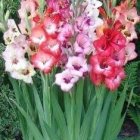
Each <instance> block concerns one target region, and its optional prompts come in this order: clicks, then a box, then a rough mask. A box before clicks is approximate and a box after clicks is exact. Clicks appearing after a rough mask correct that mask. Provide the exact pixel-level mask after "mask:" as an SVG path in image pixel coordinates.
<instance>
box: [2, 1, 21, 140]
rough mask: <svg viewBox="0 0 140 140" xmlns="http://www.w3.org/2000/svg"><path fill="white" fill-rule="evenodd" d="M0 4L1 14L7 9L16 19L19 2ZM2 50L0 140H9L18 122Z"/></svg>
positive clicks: (16, 131) (15, 130)
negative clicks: (10, 99) (12, 104)
mask: <svg viewBox="0 0 140 140" xmlns="http://www.w3.org/2000/svg"><path fill="white" fill-rule="evenodd" d="M0 2H3V5H1V7H0V8H1V9H0V10H1V11H2V10H3V14H5V13H6V11H5V10H6V9H8V10H9V14H10V16H12V17H15V18H16V16H17V14H16V12H17V9H18V7H19V2H20V0H3V1H0ZM1 14H2V13H1ZM7 14H8V12H7ZM7 16H8V15H7ZM0 39H1V40H2V39H3V38H2V32H1V33H0ZM3 50H4V45H3V44H0V85H1V86H0V140H9V139H14V138H15V135H16V133H18V121H17V116H16V113H15V112H14V108H13V107H12V106H11V105H10V104H9V98H12V99H14V94H13V90H12V89H11V88H10V84H9V83H10V82H9V80H8V78H7V75H6V74H5V72H4V63H3V59H2V52H3Z"/></svg>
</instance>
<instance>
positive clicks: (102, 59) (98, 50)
mask: <svg viewBox="0 0 140 140" xmlns="http://www.w3.org/2000/svg"><path fill="white" fill-rule="evenodd" d="M130 3H131V4H130ZM130 5H131V6H130ZM110 6H111V5H110ZM42 7H43V8H42ZM42 9H43V10H42ZM110 9H111V14H112V16H111V17H113V18H110V17H109V15H108V14H106V13H107V12H106V11H105V10H104V9H103V4H102V2H101V1H99V0H85V1H79V0H77V1H73V2H71V1H70V0H46V1H44V5H43V3H40V2H39V1H38V0H21V7H20V9H19V10H18V13H19V17H20V23H19V25H18V26H17V25H16V24H15V22H14V20H12V19H9V20H8V23H7V24H8V30H7V31H6V32H5V33H4V40H5V44H6V45H7V46H6V49H5V51H4V52H3V58H4V60H5V70H6V71H7V72H9V73H10V74H11V76H12V77H13V78H15V79H19V80H23V81H25V82H27V83H32V77H33V76H34V75H35V71H36V70H40V71H42V72H44V73H45V74H48V73H50V72H51V71H52V69H53V68H57V67H59V68H61V70H62V71H61V72H60V73H57V74H56V75H55V84H57V85H59V86H60V87H61V89H62V90H63V91H66V92H68V91H70V90H71V89H72V87H73V86H74V84H75V83H76V82H77V81H78V80H79V79H80V78H84V77H85V76H88V75H90V77H91V80H92V82H93V83H94V84H95V85H100V84H105V85H106V86H107V87H108V88H109V89H111V90H115V89H116V88H118V87H119V85H120V83H121V80H122V79H124V78H125V72H124V65H125V64H126V63H127V62H128V61H130V60H132V59H134V58H136V56H137V54H136V52H135V44H134V43H133V42H132V41H133V39H137V34H136V32H135V27H134V26H135V24H136V23H137V22H139V19H140V18H139V16H138V15H137V11H136V8H135V6H134V3H132V2H129V3H128V1H127V0H126V1H125V2H123V3H121V5H120V6H116V7H113V8H112V7H109V9H108V10H110ZM103 13H104V14H103ZM100 14H101V16H102V19H101V18H100V17H99V15H100Z"/></svg>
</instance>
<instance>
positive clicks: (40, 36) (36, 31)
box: [31, 26, 46, 45]
mask: <svg viewBox="0 0 140 140" xmlns="http://www.w3.org/2000/svg"><path fill="white" fill-rule="evenodd" d="M31 40H32V42H33V43H36V44H39V45H40V44H41V43H43V42H45V41H46V33H45V31H44V29H43V28H42V26H36V27H34V28H33V29H32V32H31Z"/></svg>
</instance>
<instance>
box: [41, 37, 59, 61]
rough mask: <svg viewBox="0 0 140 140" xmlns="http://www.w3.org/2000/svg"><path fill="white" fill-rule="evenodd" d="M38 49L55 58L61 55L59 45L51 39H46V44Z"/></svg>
mask: <svg viewBox="0 0 140 140" xmlns="http://www.w3.org/2000/svg"><path fill="white" fill-rule="evenodd" d="M39 48H40V49H41V50H43V51H44V52H46V53H49V54H51V55H54V56H55V57H57V58H58V57H59V56H60V53H61V51H60V43H59V42H58V41H57V40H54V39H51V38H50V39H48V40H47V41H46V42H44V43H42V44H41V45H40V47H39Z"/></svg>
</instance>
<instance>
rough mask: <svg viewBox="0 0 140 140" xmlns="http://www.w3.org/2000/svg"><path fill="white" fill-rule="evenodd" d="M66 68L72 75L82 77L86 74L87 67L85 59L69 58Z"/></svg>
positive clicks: (78, 57)
mask: <svg viewBox="0 0 140 140" xmlns="http://www.w3.org/2000/svg"><path fill="white" fill-rule="evenodd" d="M66 68H67V69H69V70H70V71H71V73H72V74H73V75H76V76H79V77H82V76H83V75H84V73H87V72H88V65H87V62H86V59H85V58H83V57H81V56H72V57H69V58H68V63H67V64H66Z"/></svg>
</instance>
